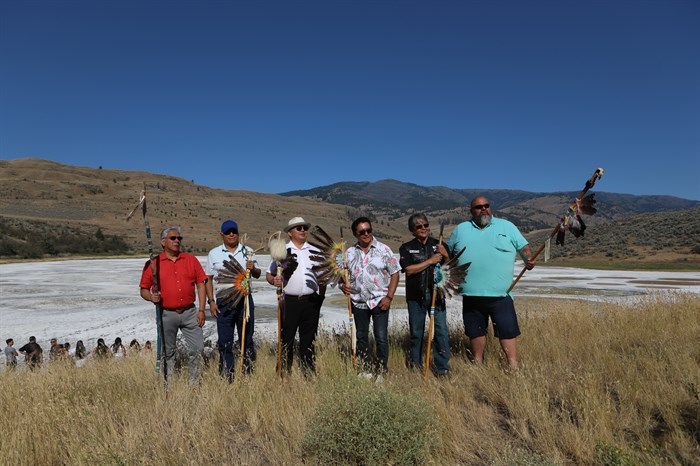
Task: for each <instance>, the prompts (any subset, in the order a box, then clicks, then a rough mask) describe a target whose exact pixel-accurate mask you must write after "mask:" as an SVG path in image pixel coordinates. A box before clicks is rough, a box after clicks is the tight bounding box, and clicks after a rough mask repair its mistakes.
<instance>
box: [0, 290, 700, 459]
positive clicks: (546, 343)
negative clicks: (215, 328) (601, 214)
mask: <svg viewBox="0 0 700 466" xmlns="http://www.w3.org/2000/svg"><path fill="white" fill-rule="evenodd" d="M518 306H519V314H520V319H521V326H522V329H523V335H522V337H521V339H520V346H521V353H522V362H523V366H522V368H521V370H520V371H519V372H517V373H508V372H506V371H504V370H503V367H502V364H501V361H500V360H499V358H498V356H497V354H498V351H497V344H496V343H495V342H494V341H490V343H489V348H488V353H487V357H488V359H487V361H486V364H485V365H484V366H481V367H477V366H474V365H473V364H471V363H470V362H469V361H468V359H467V357H466V355H467V354H468V351H467V350H468V342H467V341H466V339H465V338H464V337H462V336H461V333H460V332H459V330H458V329H457V328H455V329H454V332H453V335H452V345H453V352H454V353H455V354H454V355H453V359H452V361H451V366H452V375H451V376H450V377H447V378H439V379H437V378H432V377H431V378H430V379H429V380H423V377H422V375H421V374H418V373H415V372H410V371H409V370H408V369H407V368H406V367H405V364H404V358H405V356H404V351H405V349H406V344H407V342H406V332H405V329H402V330H401V331H398V332H397V333H396V334H394V335H392V337H391V342H392V349H391V359H390V362H389V367H390V373H389V374H388V376H387V377H386V378H385V380H384V382H383V383H382V384H379V385H377V384H375V383H372V382H371V381H367V380H364V379H360V378H358V377H357V376H356V375H355V373H354V371H353V369H352V364H351V363H350V362H349V361H348V359H347V357H346V344H347V338H345V337H343V336H339V337H337V338H336V337H332V336H329V335H324V336H323V337H322V338H321V342H320V345H319V346H320V347H319V352H318V354H319V358H318V365H319V375H318V376H316V377H311V378H308V379H307V378H304V377H302V376H300V375H299V371H298V370H295V371H294V372H293V374H292V376H291V377H288V378H286V379H285V380H283V381H282V382H279V381H278V380H277V377H276V374H275V370H274V366H275V356H274V348H273V347H274V345H268V346H266V347H264V349H263V350H262V351H260V354H259V357H258V361H257V369H256V372H255V374H254V375H253V376H251V377H248V378H242V377H238V378H237V379H236V380H235V381H234V383H233V384H231V385H229V384H226V383H224V382H223V381H222V380H221V379H220V378H219V377H218V376H217V374H216V371H215V369H214V368H212V367H210V368H209V369H208V370H207V371H206V373H205V377H204V379H203V382H202V384H201V386H199V387H196V388H192V387H190V386H189V385H188V384H187V382H186V380H185V378H184V377H183V379H181V380H178V381H177V382H176V383H174V384H173V386H172V387H171V389H170V390H169V391H168V392H167V396H166V393H165V391H164V389H163V384H162V381H161V380H160V379H159V377H158V376H157V375H156V374H155V373H154V371H153V362H154V361H153V360H152V359H148V358H142V357H138V356H137V357H128V358H126V359H125V360H122V361H119V362H116V361H107V362H104V363H98V362H91V363H89V364H87V365H86V366H84V367H82V368H75V367H72V366H70V365H69V364H68V363H66V364H65V365H62V364H57V363H55V364H53V365H48V366H45V367H44V368H42V369H40V370H38V371H35V372H30V371H28V370H24V369H21V370H17V371H4V372H2V373H0V383H2V386H3V390H2V393H1V394H0V418H2V420H3V424H4V425H3V427H4V428H3V435H2V436H0V463H2V464H8V465H10V464H11V465H33V464H42V465H43V464H46V465H64V464H65V465H81V464H84V465H87V464H108V465H132V464H148V465H151V464H153V465H194V464H207V465H208V464H246V465H282V464H286V465H299V464H324V465H326V464H338V465H342V464H362V465H384V464H396V465H398V464H428V465H600V464H607V465H662V464H664V465H665V464H674V465H694V464H700V345H698V341H700V298H698V296H696V295H683V294H673V295H672V294H666V295H659V296H656V297H651V298H646V299H645V300H644V301H642V302H640V303H638V304H636V305H634V306H627V305H621V304H604V303H594V302H584V301H576V300H555V299H526V298H523V299H520V300H518ZM454 324H455V326H457V324H458V323H454Z"/></svg>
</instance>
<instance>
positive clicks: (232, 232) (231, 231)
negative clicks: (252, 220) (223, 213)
mask: <svg viewBox="0 0 700 466" xmlns="http://www.w3.org/2000/svg"><path fill="white" fill-rule="evenodd" d="M224 234H225V235H237V234H238V230H234V229H230V230H226V232H224Z"/></svg>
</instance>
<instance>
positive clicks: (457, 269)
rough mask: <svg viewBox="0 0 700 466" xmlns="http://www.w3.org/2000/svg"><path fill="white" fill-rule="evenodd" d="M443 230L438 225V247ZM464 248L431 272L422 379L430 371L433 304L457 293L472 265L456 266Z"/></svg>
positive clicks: (441, 225)
mask: <svg viewBox="0 0 700 466" xmlns="http://www.w3.org/2000/svg"><path fill="white" fill-rule="evenodd" d="M444 230H445V224H444V223H441V224H440V237H439V240H438V245H440V244H442V235H443V232H444ZM465 249H466V248H462V250H461V251H459V253H457V254H455V255H454V256H452V258H451V259H450V260H449V261H447V262H446V263H445V264H442V265H441V264H440V263H439V262H438V263H437V264H435V269H434V271H433V274H434V277H433V282H434V285H433V296H432V299H431V302H430V323H429V324H428V344H427V347H426V348H425V366H424V367H423V378H425V379H427V378H428V372H429V371H430V349H431V346H432V343H433V336H434V333H435V302H436V301H437V298H438V297H439V298H440V300H441V301H444V300H445V299H446V298H447V297H448V296H449V297H450V298H451V297H452V295H453V294H456V293H458V292H459V288H460V287H461V286H462V283H463V282H464V278H465V277H466V276H467V269H468V268H469V266H470V265H471V264H472V263H471V262H467V263H465V264H462V265H457V260H458V259H459V257H460V256H461V255H462V253H463V252H464V250H465Z"/></svg>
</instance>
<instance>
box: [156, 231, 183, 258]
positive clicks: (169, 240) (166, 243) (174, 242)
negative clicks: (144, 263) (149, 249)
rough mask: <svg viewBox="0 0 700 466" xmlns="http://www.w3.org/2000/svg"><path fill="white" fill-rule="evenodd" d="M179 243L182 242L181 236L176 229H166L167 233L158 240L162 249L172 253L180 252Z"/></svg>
mask: <svg viewBox="0 0 700 466" xmlns="http://www.w3.org/2000/svg"><path fill="white" fill-rule="evenodd" d="M180 243H182V236H179V233H178V232H177V230H168V234H167V235H165V238H163V239H162V240H160V244H161V245H162V246H163V249H165V250H166V251H168V252H170V253H173V254H177V253H179V252H180Z"/></svg>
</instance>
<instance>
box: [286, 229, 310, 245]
mask: <svg viewBox="0 0 700 466" xmlns="http://www.w3.org/2000/svg"><path fill="white" fill-rule="evenodd" d="M308 234H309V227H307V226H306V225H298V226H295V227H294V228H291V229H290V230H289V231H288V232H287V235H289V239H291V240H292V241H293V242H294V243H305V242H306V236H307V235H308Z"/></svg>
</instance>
